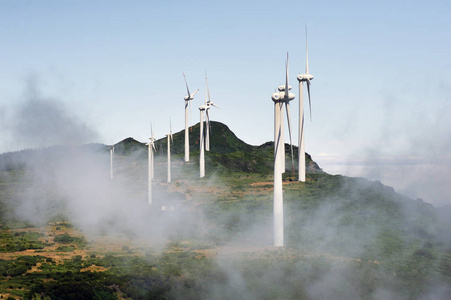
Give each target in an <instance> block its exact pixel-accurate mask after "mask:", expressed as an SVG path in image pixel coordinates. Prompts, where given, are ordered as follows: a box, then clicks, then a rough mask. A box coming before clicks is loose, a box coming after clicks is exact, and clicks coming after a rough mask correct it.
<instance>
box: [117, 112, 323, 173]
mask: <svg viewBox="0 0 451 300" xmlns="http://www.w3.org/2000/svg"><path fill="white" fill-rule="evenodd" d="M199 130H200V125H199V123H198V124H196V125H194V126H192V127H190V131H189V141H190V153H191V158H192V160H193V161H194V162H197V163H198V161H199V136H200V132H199ZM210 145H211V146H210V151H209V152H206V153H207V154H206V160H207V161H208V163H209V164H210V168H212V170H213V171H214V172H218V171H221V170H222V171H227V172H233V171H239V172H240V171H243V172H258V173H265V174H269V173H271V172H273V158H272V157H273V156H274V143H273V142H267V143H264V144H262V145H260V146H253V145H249V144H247V143H245V142H244V141H242V140H241V139H239V138H238V137H237V136H236V135H235V134H234V133H233V132H232V131H231V130H230V129H229V127H227V126H226V125H225V124H223V123H220V122H216V121H211V122H210ZM114 146H115V153H116V154H118V155H130V154H132V153H134V155H139V156H141V157H142V158H144V157H145V156H146V155H147V154H146V153H147V146H145V144H144V143H140V142H138V141H136V140H134V139H133V138H131V137H129V138H126V139H124V140H122V141H120V142H118V143H117V144H115V145H114ZM155 147H156V155H157V156H163V157H164V156H166V154H167V138H161V139H158V140H156V142H155ZM184 147H185V130H181V131H179V132H176V133H174V134H173V144H172V145H171V155H173V157H174V158H175V159H177V158H178V159H181V158H182V155H183V154H184V153H185V152H184V151H185V148H184ZM293 151H294V157H295V158H297V155H298V149H297V147H296V146H294V147H293ZM285 152H286V153H287V156H286V163H287V166H290V165H291V156H290V145H289V144H285ZM295 170H297V165H295ZM306 170H307V172H309V173H321V172H322V170H321V168H320V167H319V166H318V164H317V163H316V162H314V161H313V160H312V158H311V156H310V155H309V154H308V153H306Z"/></svg>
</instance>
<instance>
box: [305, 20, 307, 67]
mask: <svg viewBox="0 0 451 300" xmlns="http://www.w3.org/2000/svg"><path fill="white" fill-rule="evenodd" d="M305 47H306V51H305V57H306V64H305V66H306V67H305V73H306V74H308V40H307V25H305Z"/></svg>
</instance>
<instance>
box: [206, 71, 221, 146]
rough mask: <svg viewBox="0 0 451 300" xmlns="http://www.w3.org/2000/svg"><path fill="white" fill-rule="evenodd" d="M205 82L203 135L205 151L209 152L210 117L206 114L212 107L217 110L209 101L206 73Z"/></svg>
mask: <svg viewBox="0 0 451 300" xmlns="http://www.w3.org/2000/svg"><path fill="white" fill-rule="evenodd" d="M205 82H206V86H207V92H206V94H205V96H207V93H208V101H207V97H205V106H206V109H205V114H206V124H205V128H206V131H207V132H206V134H205V150H206V151H210V115H209V114H208V111H209V110H210V108H211V107H212V106H214V107H216V108H219V107H218V106H217V105H216V104H214V103H213V101H211V100H210V89H209V88H208V81H207V72H205Z"/></svg>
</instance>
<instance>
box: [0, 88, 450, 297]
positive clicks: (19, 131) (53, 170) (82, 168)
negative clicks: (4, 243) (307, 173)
mask: <svg viewBox="0 0 451 300" xmlns="http://www.w3.org/2000/svg"><path fill="white" fill-rule="evenodd" d="M2 113H3V114H7V115H8V117H7V118H6V120H7V121H6V122H5V124H3V126H4V128H6V129H7V132H8V138H9V139H11V140H15V139H18V137H20V139H19V140H20V141H17V144H21V145H23V146H24V148H34V147H48V146H51V145H60V146H53V147H49V148H45V149H40V150H35V151H23V152H22V153H20V154H21V155H20V157H21V163H24V172H23V174H22V175H21V176H22V180H23V182H25V183H26V184H25V185H23V188H18V189H16V191H15V193H16V194H15V195H14V197H13V198H11V199H10V200H11V203H10V205H11V206H12V207H14V213H15V215H16V217H17V218H19V219H21V220H25V221H27V222H30V223H32V224H36V225H44V224H46V223H47V222H49V221H55V220H59V218H61V217H62V216H67V217H68V219H69V221H70V222H71V223H72V224H74V226H75V227H76V228H77V229H79V230H81V231H82V232H83V233H84V234H85V235H86V236H87V238H88V239H89V240H93V241H95V239H96V238H97V237H99V236H110V237H115V236H117V237H124V236H125V237H127V238H128V240H129V241H130V243H132V244H133V243H134V242H137V241H139V242H140V243H141V244H142V243H144V244H145V245H146V246H148V247H151V248H153V249H162V248H163V247H164V246H165V245H166V244H167V242H168V241H170V240H171V239H186V238H191V239H200V240H207V241H208V243H210V244H209V245H210V246H211V247H212V248H213V249H215V251H216V253H215V254H216V256H215V257H214V262H215V264H216V266H217V267H218V268H219V270H220V271H221V272H222V274H223V277H222V280H221V281H212V282H211V284H210V285H209V287H208V293H209V295H211V298H215V299H221V298H222V299H226V298H233V297H236V298H246V299H264V298H267V299H273V298H296V296H297V295H299V294H302V295H305V296H306V298H311V299H330V298H337V299H353V298H354V299H355V298H359V297H362V295H364V291H360V290H359V287H360V286H361V285H363V283H361V282H359V280H360V279H361V276H363V275H365V276H366V273H365V270H366V269H369V270H371V272H373V273H371V276H374V277H375V278H371V279H372V280H373V281H372V283H369V284H371V285H372V286H371V287H370V288H371V289H373V292H372V293H371V295H372V297H373V299H380V298H388V299H390V298H397V299H398V298H399V297H400V296H399V294H397V288H398V286H396V284H395V283H396V282H397V279H396V276H395V275H393V276H392V277H388V278H387V277H386V274H388V271H387V269H386V268H387V267H386V266H384V267H381V266H379V264H380V263H379V262H377V261H375V260H374V257H378V255H381V254H384V255H387V257H388V258H389V259H394V258H396V259H401V260H402V259H406V258H410V257H411V256H412V253H403V252H402V251H403V250H404V249H401V248H400V249H395V252H396V251H398V250H399V252H396V253H395V252H393V253H388V254H387V253H385V252H384V251H389V250H390V249H389V250H387V249H385V248H384V247H383V246H378V243H379V242H380V241H381V240H383V239H392V240H395V241H399V243H402V242H404V241H403V237H402V236H401V237H400V236H398V235H393V236H392V235H390V234H393V233H391V232H390V230H389V229H390V228H396V226H399V223H398V221H399V222H400V220H403V218H411V219H413V220H415V221H416V220H417V219H420V218H421V217H423V216H419V215H415V214H412V212H413V211H415V209H412V208H411V207H410V206H409V205H404V201H406V199H405V198H403V197H401V196H396V195H394V193H393V190H392V189H391V188H389V187H385V186H383V185H382V184H379V185H377V184H376V185H374V183H373V182H370V181H367V180H364V179H362V180H355V181H352V182H348V184H344V185H342V186H341V187H340V188H339V189H337V190H336V191H335V192H334V195H330V196H328V197H322V198H320V199H315V200H316V201H317V205H315V206H313V207H310V208H309V209H308V210H303V208H304V206H303V205H304V204H303V202H302V200H303V199H299V197H298V196H297V195H293V193H291V194H290V193H286V196H285V215H286V217H285V225H286V232H285V236H286V244H287V246H286V247H285V248H282V249H277V248H274V247H272V246H271V245H272V210H271V208H272V206H271V205H272V202H271V201H272V200H271V195H272V194H271V193H269V198H267V197H266V198H265V197H263V198H262V199H260V200H258V199H257V198H256V196H254V195H251V196H247V197H244V199H240V201H239V203H238V204H237V208H236V209H229V210H228V209H224V210H221V208H219V207H220V204H216V205H217V206H215V208H214V209H215V210H216V212H215V213H216V214H217V215H215V214H213V215H210V216H206V215H204V213H205V211H208V209H207V210H204V209H202V208H198V207H196V204H199V203H200V204H205V203H207V204H208V205H210V208H211V207H213V206H212V205H213V204H214V200H216V199H215V197H216V195H215V194H216V193H215V192H213V191H215V189H227V183H226V182H222V181H221V179H220V176H217V175H216V174H215V173H214V172H213V171H211V170H209V168H208V166H207V170H206V173H207V175H208V176H207V178H206V179H205V180H199V182H198V185H197V186H194V187H187V186H184V185H183V184H182V183H179V185H177V184H176V181H177V180H179V181H180V182H182V181H183V179H185V178H189V179H192V180H195V179H197V176H198V173H197V171H198V170H197V165H196V163H195V162H194V163H193V164H192V165H190V167H189V170H188V171H187V170H186V167H185V166H184V165H183V163H181V161H180V160H178V159H177V158H175V157H173V165H172V176H173V185H171V187H169V186H168V185H167V184H165V181H166V157H165V155H161V156H157V157H156V161H155V162H156V164H157V165H156V168H155V172H156V180H155V181H154V182H153V186H154V188H153V190H154V193H155V194H154V203H153V204H152V205H151V206H149V205H148V204H147V160H146V159H147V158H146V155H145V154H146V151H145V150H144V152H143V151H137V152H133V153H128V154H127V155H123V154H121V153H120V152H119V151H117V152H116V156H115V161H114V166H115V175H114V179H113V180H110V178H109V166H110V165H109V155H110V153H109V150H108V148H107V147H106V146H104V145H98V144H88V145H84V146H80V144H83V143H86V142H89V141H93V139H95V138H98V134H97V133H96V132H95V131H94V130H92V129H90V128H89V127H88V126H87V125H86V124H85V123H84V122H83V121H82V118H80V117H77V116H75V115H73V114H71V113H70V110H69V109H68V108H67V107H65V106H64V105H63V104H62V102H61V101H58V100H57V99H49V98H46V97H42V96H41V95H39V92H37V91H36V88H35V86H34V85H33V83H32V82H31V83H30V84H29V85H28V87H27V89H26V93H25V96H24V98H23V99H21V101H19V102H18V103H17V105H16V106H15V107H13V108H8V109H4V110H2ZM434 126H435V124H430V127H428V126H424V132H419V133H418V136H417V137H416V138H413V139H412V140H409V143H408V144H409V145H406V146H405V147H407V148H409V149H410V147H411V146H412V145H418V140H423V141H425V143H424V144H425V145H424V146H421V147H417V150H416V153H418V154H419V155H420V154H421V155H424V154H426V153H431V154H433V155H431V157H433V159H432V158H431V161H427V162H426V164H425V165H428V163H429V162H434V165H437V164H440V165H441V166H440V167H439V168H438V169H437V168H435V169H434V170H433V171H434V174H433V176H431V177H430V178H428V177H427V176H425V179H424V181H419V182H417V184H416V185H414V184H412V185H411V186H406V187H405V189H406V191H408V190H413V189H415V188H416V189H421V188H422V187H425V186H428V188H431V185H430V184H431V182H432V183H433V184H437V185H441V184H443V183H444V180H446V179H445V178H449V177H447V175H449V169H448V168H447V166H448V164H449V163H450V162H451V161H450V160H449V157H447V156H446V155H445V156H444V157H443V156H440V155H441V154H443V153H446V152H443V150H444V149H445V148H446V147H447V146H448V145H450V141H451V140H450V139H445V140H441V141H439V142H437V141H435V142H434V143H433V145H434V146H430V145H427V143H426V142H427V141H429V142H430V143H432V142H433V140H432V139H428V138H427V136H428V134H427V132H428V130H430V129H431V128H432V127H434ZM442 130H444V131H445V133H448V129H444V128H442ZM384 136H386V135H384ZM449 136H451V135H449ZM387 138H388V137H387ZM382 142H384V141H382ZM160 152H161V149H157V153H160ZM163 152H164V150H163ZM366 153H368V156H367V157H366V161H369V159H368V157H371V155H372V154H373V153H374V149H371V148H368V149H367V151H366ZM143 155H144V156H143ZM376 156H377V155H376ZM442 157H443V160H441V161H440V163H439V162H437V161H435V160H436V159H438V158H442ZM192 159H193V161H195V158H192ZM397 165H398V164H397ZM395 170H396V172H395V173H392V175H396V176H403V178H404V179H406V176H405V175H402V174H403V171H405V170H403V169H402V168H399V167H397V169H395ZM373 171H374V170H373ZM417 171H419V172H420V171H421V172H425V173H426V174H428V173H427V172H429V171H432V170H431V169H429V168H427V169H425V170H421V169H417ZM398 172H399V173H398ZM417 175H418V174H416V173H412V172H410V173H409V176H412V179H411V180H413V178H417ZM374 176H376V175H374ZM378 176H383V174H378ZM441 176H443V177H441ZM439 178H442V179H443V180H442V181H440V180H439ZM296 184H297V183H296ZM189 188H193V189H196V188H197V189H201V190H202V189H203V190H204V192H203V194H202V193H201V194H202V197H205V199H202V200H203V201H205V203H202V201H200V200H199V199H191V197H196V195H198V194H196V192H195V191H193V190H189ZM284 190H285V191H286V188H284ZM174 191H177V192H176V193H174ZM205 191H206V192H205ZM440 192H443V189H440ZM375 193H381V194H383V195H386V196H388V197H391V198H390V199H392V200H393V202H390V203H381V202H383V201H386V200H384V198H383V199H379V198H377V199H376V200H378V201H376V200H375V199H373V198H370V197H369V198H365V195H373V194H375ZM188 194H190V195H188ZM343 195H346V197H345V196H343ZM439 196H440V195H438V196H437V197H439ZM187 197H190V199H188V198H187ZM347 197H350V198H347ZM356 199H358V200H359V201H357V200H356ZM192 200H194V201H192ZM409 201H411V202H408V201H407V202H406V203H413V204H412V205H414V207H415V208H416V207H417V206H416V205H417V202H415V201H413V200H409ZM194 202H197V203H194ZM212 203H213V204H212ZM418 203H419V202H418ZM162 205H169V206H170V205H175V206H176V209H175V210H173V211H172V210H171V211H162V210H161V206H162ZM359 205H362V206H365V205H366V206H368V208H367V210H365V212H366V213H367V215H364V216H361V215H356V214H354V212H355V211H357V210H353V208H354V207H358V206H359ZM378 205H386V207H387V208H386V209H387V210H388V212H387V214H386V215H382V216H380V215H377V212H378V208H377V207H378ZM418 205H426V204H423V203H420V204H418ZM371 208H374V214H372V212H371ZM384 209H385V207H384ZM256 212H257V213H256ZM216 217H217V218H216ZM412 223H415V222H412ZM402 229H403V230H404V229H405V228H402ZM410 229H412V230H413V229H417V228H416V227H412V228H409V230H410ZM422 229H423V228H422ZM387 232H388V234H387ZM406 232H408V230H406ZM424 232H425V233H424ZM424 232H423V231H422V234H425V235H431V236H432V235H433V233H431V232H429V229H428V228H426V229H424ZM392 240H390V241H392ZM378 247H379V248H378ZM390 251H391V250H390ZM246 253H247V254H249V257H247V256H246ZM293 257H294V258H295V259H294V260H293ZM246 258H249V260H246ZM279 263H280V264H279ZM388 270H389V271H391V270H390V269H388ZM395 271H396V270H395ZM417 271H423V272H424V274H425V276H429V275H430V274H431V272H433V271H431V270H429V269H427V268H426V269H425V270H417ZM393 273H395V272H393ZM392 281H393V282H394V283H391V282H392ZM430 284H431V286H433V287H434V288H436V291H435V292H434V293H431V294H428V295H427V297H426V298H427V299H439V298H441V297H443V295H445V294H446V292H448V291H449V288H448V287H447V286H443V285H441V284H440V282H435V281H433V279H431V282H430ZM274 286H276V287H277V288H276V289H274ZM382 287H383V288H382ZM404 288H405V287H404Z"/></svg>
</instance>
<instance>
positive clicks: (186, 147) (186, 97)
mask: <svg viewBox="0 0 451 300" xmlns="http://www.w3.org/2000/svg"><path fill="white" fill-rule="evenodd" d="M183 78H185V85H186V91H187V92H188V96H185V97H184V99H185V161H186V162H188V161H189V131H188V129H189V128H188V127H189V124H188V123H189V122H188V106H189V110H190V112H191V100H193V99H194V95H196V93H197V92H198V91H199V89H197V91H195V92H194V93H193V94H190V92H189V88H188V83H187V82H186V77H185V73H183Z"/></svg>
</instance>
